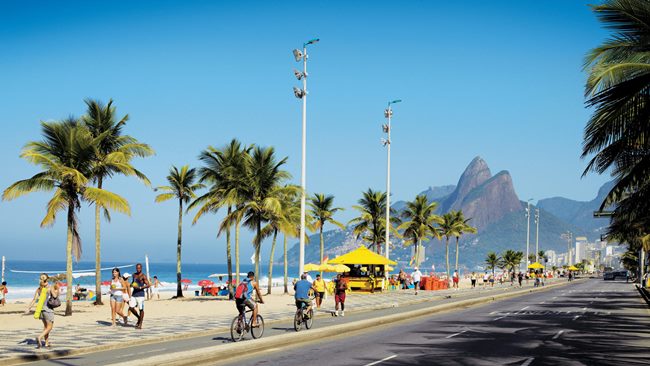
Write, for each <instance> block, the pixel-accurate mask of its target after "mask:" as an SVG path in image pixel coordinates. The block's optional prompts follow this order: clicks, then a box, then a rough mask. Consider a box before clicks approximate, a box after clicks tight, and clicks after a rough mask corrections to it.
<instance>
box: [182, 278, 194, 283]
mask: <svg viewBox="0 0 650 366" xmlns="http://www.w3.org/2000/svg"><path fill="white" fill-rule="evenodd" d="M181 283H192V280H188V279H187V278H183V279H182V280H181Z"/></svg>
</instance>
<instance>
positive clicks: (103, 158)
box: [81, 99, 154, 305]
mask: <svg viewBox="0 0 650 366" xmlns="http://www.w3.org/2000/svg"><path fill="white" fill-rule="evenodd" d="M84 102H85V103H86V107H87V110H86V115H84V116H83V117H81V121H82V122H83V124H84V125H85V126H86V127H87V128H88V130H89V131H90V133H91V135H92V136H93V138H96V139H98V140H99V141H98V146H97V151H96V153H95V163H94V165H93V172H92V180H93V182H94V183H95V184H96V185H97V188H99V189H102V187H103V183H104V181H105V180H106V179H107V178H110V177H112V176H113V175H114V174H122V175H126V176H135V177H137V178H139V179H140V180H141V181H142V182H143V183H144V184H145V185H147V186H149V185H151V183H150V182H149V179H147V177H146V176H145V175H144V174H143V173H141V172H140V171H139V170H137V169H136V168H134V167H133V165H132V164H131V160H132V159H133V158H135V157H147V156H151V155H153V154H154V151H153V149H152V148H151V147H149V145H147V144H143V143H141V142H138V140H136V139H135V138H133V137H131V136H128V135H123V134H122V130H123V128H124V126H125V125H126V122H127V121H128V120H129V115H128V114H127V115H125V116H123V117H122V118H121V119H120V120H119V121H117V120H116V109H115V107H114V106H113V100H112V99H111V100H109V102H108V104H104V103H102V102H100V101H98V100H93V99H86V100H84ZM102 211H103V212H104V217H105V218H106V220H107V221H110V214H109V212H108V210H107V209H106V208H105V207H102V206H101V205H98V204H95V294H96V296H95V305H102V291H101V290H102V289H101V282H102V277H101V267H102V263H101V235H100V224H101V220H100V214H101V212H102Z"/></svg>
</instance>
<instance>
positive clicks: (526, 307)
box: [519, 306, 530, 311]
mask: <svg viewBox="0 0 650 366" xmlns="http://www.w3.org/2000/svg"><path fill="white" fill-rule="evenodd" d="M529 307H530V306H525V307H524V308H523V309H521V310H519V311H524V310H526V309H528V308H529Z"/></svg>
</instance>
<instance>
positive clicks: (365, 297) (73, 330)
mask: <svg viewBox="0 0 650 366" xmlns="http://www.w3.org/2000/svg"><path fill="white" fill-rule="evenodd" d="M555 281H565V280H563V279H559V280H555ZM555 281H548V282H547V283H552V282H555ZM524 287H532V281H531V282H530V284H528V285H524ZM512 289H519V287H518V286H514V287H511V286H510V285H509V284H504V285H503V286H500V285H495V287H494V288H489V287H488V288H482V287H478V288H476V289H460V290H441V291H420V292H419V294H418V295H417V296H416V295H414V293H413V290H404V291H401V290H397V291H391V292H388V293H376V294H350V295H349V296H348V298H347V301H346V313H347V314H350V313H355V312H362V311H367V310H372V309H380V308H391V307H402V306H407V305H411V304H416V303H421V302H431V303H432V305H434V304H436V303H438V302H440V301H441V300H443V299H445V298H448V297H450V296H451V297H452V298H471V297H475V296H476V297H477V296H484V295H486V294H490V293H495V294H496V293H503V292H504V291H510V290H512ZM286 298H287V305H286V309H283V310H278V311H273V312H267V311H265V310H264V305H262V314H263V316H264V319H265V321H266V322H267V323H269V322H274V321H279V320H286V319H290V318H292V316H293V312H294V311H295V308H294V305H293V297H290V296H287V297H286ZM169 301H171V300H169ZM179 306H182V303H180V304H179ZM331 310H333V299H332V297H330V298H328V299H326V300H325V302H324V305H323V308H322V309H321V311H320V313H321V314H325V313H328V312H329V311H331ZM235 315H236V310H235V308H234V304H233V308H232V311H231V312H227V313H220V314H214V316H213V317H211V318H209V319H206V318H205V317H203V316H193V315H192V314H182V313H176V314H173V315H171V316H170V317H169V318H163V319H149V320H145V327H146V328H145V329H143V330H137V329H135V328H133V326H127V327H121V326H118V327H116V328H112V327H110V326H109V324H108V323H107V322H105V321H103V320H101V321H100V320H98V321H96V322H93V323H88V324H83V325H76V326H66V325H60V326H57V325H56V324H57V323H56V322H55V327H54V331H53V333H52V344H53V348H52V349H50V350H48V349H37V348H36V342H35V340H34V337H35V336H36V334H37V332H38V330H40V328H39V327H38V325H40V323H36V322H35V327H34V328H30V329H25V330H9V331H8V330H2V329H0V350H2V352H0V364H2V363H8V362H11V361H12V360H15V359H16V358H17V357H30V356H34V355H46V354H48V355H64V354H67V353H70V352H72V353H77V352H80V351H86V350H101V349H111V348H117V347H122V346H124V347H125V346H132V345H134V344H137V343H142V344H145V343H152V342H155V341H162V340H169V339H172V338H174V337H179V338H180V337H184V336H187V337H189V336H196V335H201V334H206V333H208V332H218V331H224V330H225V329H228V328H229V326H230V322H231V321H232V318H233V317H234V316H235ZM73 316H74V315H73ZM57 319H61V318H59V317H57ZM59 323H61V322H59Z"/></svg>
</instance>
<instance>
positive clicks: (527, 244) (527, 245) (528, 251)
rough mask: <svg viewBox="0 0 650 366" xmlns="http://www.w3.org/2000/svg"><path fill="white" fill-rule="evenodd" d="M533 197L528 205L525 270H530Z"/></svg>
mask: <svg viewBox="0 0 650 366" xmlns="http://www.w3.org/2000/svg"><path fill="white" fill-rule="evenodd" d="M532 200H533V199H532V198H529V199H528V202H527V206H526V260H525V261H524V263H525V264H526V265H525V268H524V271H526V272H528V256H529V255H530V201H532Z"/></svg>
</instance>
